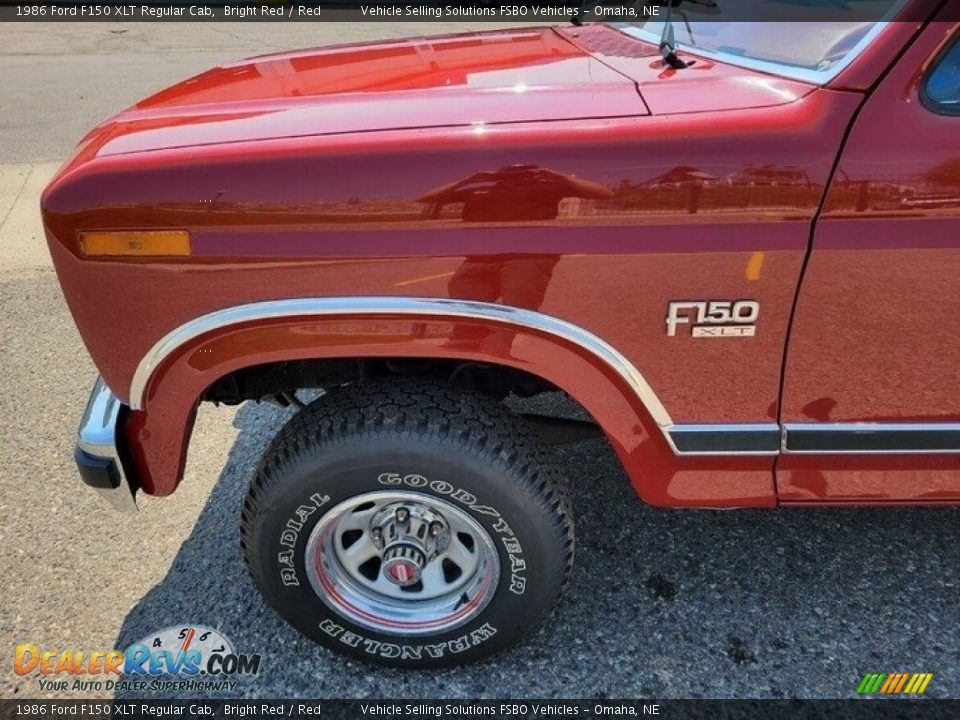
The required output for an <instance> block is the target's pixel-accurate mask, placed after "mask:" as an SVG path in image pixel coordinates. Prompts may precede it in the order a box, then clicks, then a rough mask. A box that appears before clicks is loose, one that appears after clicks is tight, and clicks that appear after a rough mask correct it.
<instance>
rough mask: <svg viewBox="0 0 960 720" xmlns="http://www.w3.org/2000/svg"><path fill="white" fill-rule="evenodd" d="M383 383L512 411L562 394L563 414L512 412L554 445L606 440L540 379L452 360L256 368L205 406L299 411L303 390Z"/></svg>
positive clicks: (217, 385)
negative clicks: (430, 384)
mask: <svg viewBox="0 0 960 720" xmlns="http://www.w3.org/2000/svg"><path fill="white" fill-rule="evenodd" d="M384 377H395V378H417V379H423V380H431V381H435V382H440V383H444V384H446V385H450V386H451V387H454V388H459V389H463V390H470V391H474V392H479V393H482V394H484V395H487V396H488V397H491V398H493V399H495V400H507V401H508V405H516V403H514V402H511V400H515V399H521V400H529V399H533V398H536V397H537V396H541V395H548V394H549V395H553V394H559V395H560V396H562V398H563V401H562V403H561V406H562V408H563V409H562V410H561V411H560V413H559V414H558V413H557V412H556V411H555V410H552V411H550V412H547V413H543V412H539V411H538V409H537V407H536V405H537V404H536V403H534V404H533V405H532V406H531V405H530V403H526V402H523V403H520V405H521V406H520V407H511V409H514V410H515V411H516V412H518V414H520V415H522V416H523V417H524V418H525V419H526V420H527V421H529V422H531V423H532V424H534V425H535V426H536V427H537V429H538V431H539V432H540V433H541V435H543V437H544V439H545V440H547V442H549V443H550V444H565V443H569V442H578V441H580V440H587V439H591V438H594V437H600V436H601V435H602V434H603V433H602V431H601V430H600V428H599V426H598V425H597V423H596V422H595V421H594V419H593V418H592V417H591V416H590V414H589V413H588V412H587V411H586V410H585V409H584V408H583V406H582V405H580V403H579V402H577V401H576V400H575V399H574V398H572V397H571V396H570V395H569V394H567V393H566V392H564V391H563V390H561V389H560V388H558V387H557V386H556V385H554V384H553V383H551V382H549V381H547V380H544V379H543V378H541V377H539V376H537V375H534V374H532V373H529V372H525V371H523V370H518V369H516V368H511V367H507V366H504V365H497V364H495V363H484V362H476V361H467V360H458V359H450V358H396V357H380V358H328V359H311V360H290V361H282V362H276V363H268V364H263V365H252V366H250V367H245V368H241V369H239V370H236V371H234V372H232V373H230V374H228V375H225V376H223V377H221V378H219V379H218V380H217V381H215V382H214V383H213V384H212V385H211V386H210V387H209V388H207V390H206V392H205V393H204V395H203V400H204V401H207V402H213V403H217V404H225V405H238V404H240V403H242V402H244V401H246V400H255V401H262V400H267V401H270V402H274V403H277V404H280V405H284V406H286V405H299V404H301V403H300V401H299V400H298V399H297V395H296V393H297V392H298V391H300V390H322V391H329V390H333V389H335V388H338V387H342V386H345V385H352V384H357V383H363V382H364V381H368V380H372V379H379V378H384ZM550 405H551V408H552V407H553V406H554V404H553V403H551V404H550ZM531 410H533V411H532V412H531Z"/></svg>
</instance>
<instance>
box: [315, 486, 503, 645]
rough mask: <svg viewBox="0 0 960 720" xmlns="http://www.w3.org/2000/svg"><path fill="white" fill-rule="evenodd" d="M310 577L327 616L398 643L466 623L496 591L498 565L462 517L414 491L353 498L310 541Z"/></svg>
mask: <svg viewBox="0 0 960 720" xmlns="http://www.w3.org/2000/svg"><path fill="white" fill-rule="evenodd" d="M306 566H307V574H308V576H309V578H310V583H311V585H312V586H313V589H314V591H315V592H316V593H317V595H319V596H320V598H321V599H322V600H323V601H324V603H326V604H327V605H328V606H329V607H330V608H332V609H333V610H336V611H337V612H339V613H341V614H342V615H344V616H346V617H348V618H349V619H350V620H352V621H353V622H355V623H357V624H358V625H362V626H364V627H367V628H371V629H373V630H379V631H381V632H385V633H391V634H400V635H423V634H436V633H440V632H443V631H445V630H450V629H453V628H455V627H458V626H460V625H463V624H464V623H466V622H469V621H470V620H471V619H472V618H474V617H475V616H476V615H477V614H478V613H480V612H481V611H482V610H483V609H484V607H486V605H487V603H489V602H490V599H491V598H492V597H493V595H494V593H495V592H496V589H497V583H498V581H499V579H500V560H499V556H498V555H497V550H496V547H495V545H494V544H493V541H492V540H491V538H490V535H489V534H488V533H487V531H486V530H484V529H483V527H482V526H481V525H480V524H479V523H478V522H477V521H476V520H474V519H473V518H472V517H470V515H469V514H467V512H466V511H464V510H462V509H461V508H459V507H457V506H456V505H453V504H452V503H450V502H447V501H446V500H442V499H440V498H437V497H434V496H432V495H426V494H424V493H418V492H412V491H402V490H395V491H383V492H370V493H363V494H361V495H357V496H356V497H354V498H351V499H350V500H347V501H345V502H342V503H340V504H339V505H337V506H336V507H334V508H332V509H331V510H330V511H329V512H327V514H326V515H324V517H323V518H322V519H321V520H320V522H319V523H318V524H317V526H316V527H315V528H314V529H313V532H312V533H311V534H310V538H309V540H308V541H307V547H306Z"/></svg>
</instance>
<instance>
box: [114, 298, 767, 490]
mask: <svg viewBox="0 0 960 720" xmlns="http://www.w3.org/2000/svg"><path fill="white" fill-rule="evenodd" d="M458 334H459V336H460V338H461V340H460V342H456V338H457V337H458ZM463 336H466V337H467V338H468V341H467V342H463ZM471 344H473V345H474V346H473V347H471ZM398 356H404V357H424V358H426V357H432V358H444V357H445V358H453V359H464V360H474V361H483V362H488V363H492V364H499V365H504V366H508V367H513V368H517V369H520V370H524V371H526V372H529V373H531V374H533V375H536V376H538V377H541V378H542V379H544V380H546V381H548V382H550V383H552V384H553V385H556V386H557V387H559V388H560V389H562V390H564V391H565V392H567V393H568V394H569V395H570V396H571V397H572V398H573V399H574V400H576V401H577V402H579V403H580V404H581V405H582V406H583V407H584V408H585V409H586V410H587V412H589V413H590V414H591V415H592V416H593V417H594V419H595V420H596V421H597V422H598V424H599V425H600V427H601V428H602V429H603V431H604V433H605V434H606V436H607V438H608V440H609V441H610V443H611V445H612V447H613V449H614V451H615V452H616V454H617V456H618V457H619V459H620V461H621V463H622V465H623V467H624V469H625V470H626V472H627V474H628V476H629V477H630V479H631V481H632V484H633V485H634V487H635V489H636V490H637V492H638V493H639V494H640V495H641V497H642V498H643V499H644V500H645V501H647V502H649V503H651V504H656V505H677V504H678V499H677V498H676V497H674V496H673V493H672V492H671V491H670V489H669V485H670V483H671V479H672V478H673V475H674V473H675V472H676V471H677V469H678V468H681V469H682V468H683V467H685V466H688V467H695V466H696V465H697V464H698V463H703V462H704V461H708V460H711V458H702V457H701V458H690V457H680V456H678V453H679V451H678V450H677V447H676V444H675V442H674V439H673V438H672V437H671V430H672V429H673V428H674V423H673V421H672V419H671V417H670V415H669V413H668V412H667V410H666V408H665V407H664V406H663V404H662V403H661V402H660V399H659V398H658V397H657V395H656V393H655V392H654V391H653V389H652V387H651V386H650V384H649V383H648V382H647V380H646V379H645V378H644V377H643V375H642V374H641V373H640V372H639V371H638V370H637V368H635V367H634V366H633V364H632V363H631V362H630V361H629V360H628V359H627V358H625V357H624V356H623V355H622V354H621V353H620V352H618V351H617V350H616V349H615V348H613V347H612V346H611V345H610V344H609V343H607V342H606V341H604V340H602V339H601V338H599V337H597V336H596V335H594V334H593V333H591V332H589V331H588V330H585V329H583V328H581V327H579V326H577V325H574V324H573V323H570V322H567V321H565V320H562V319H560V318H557V317H554V316H551V315H546V314H543V313H539V312H535V311H532V310H526V309H523V308H516V307H510V306H504V305H497V304H492V303H484V302H476V301H465V300H452V299H442V298H410V297H376V296H364V297H335V298H296V299H289V300H272V301H266V302H258V303H251V304H246V305H239V306H235V307H230V308H225V309H222V310H218V311H215V312H212V313H209V314H207V315H203V316H201V317H199V318H196V319H194V320H191V321H188V322H187V323H184V324H183V325H181V326H179V327H177V328H175V329H174V330H172V331H171V332H169V333H168V334H167V335H165V336H164V337H163V338H161V339H160V340H159V341H157V342H156V343H155V344H154V345H153V347H152V348H151V349H150V350H149V351H148V352H147V353H146V355H145V356H144V357H143V359H142V360H141V362H140V363H139V365H138V367H137V369H136V372H135V373H134V375H133V379H132V381H131V386H130V392H129V398H130V408H131V412H130V413H129V416H128V419H127V423H126V429H125V432H126V435H127V441H128V445H129V446H130V447H131V450H132V455H133V457H134V461H135V463H136V466H137V471H138V475H139V476H140V478H141V485H142V487H143V489H144V490H145V491H146V492H147V493H149V494H155V495H166V494H169V493H171V492H173V490H175V489H176V487H177V485H178V484H179V482H180V479H181V476H182V472H183V466H184V463H185V459H186V449H187V445H188V443H189V434H190V431H191V429H192V424H193V419H194V417H195V410H196V407H197V405H198V403H199V400H200V398H201V397H202V394H203V392H204V391H205V389H206V388H207V387H209V386H210V385H211V384H212V383H213V382H215V381H216V380H217V379H219V378H220V377H223V376H224V375H226V374H228V373H230V372H233V371H235V370H237V369H240V368H243V367H249V366H252V365H258V364H263V363H268V362H277V361H284V360H300V359H326V358H335V357H398ZM161 388H162V391H161ZM682 427H683V426H681V428H682ZM712 460H713V461H714V463H713V464H714V465H716V464H717V463H719V464H720V466H721V467H727V466H730V463H731V462H733V463H734V465H735V466H736V467H742V468H743V470H750V469H759V468H766V472H769V467H770V465H771V460H770V458H756V457H749V456H747V457H744V456H743V455H742V454H740V455H739V456H738V457H737V458H730V457H725V458H712ZM758 460H762V461H764V462H763V463H757V461H758ZM691 463H692V465H691ZM730 467H733V466H730ZM641 478H642V482H641ZM748 495H749V496H750V497H751V498H752V497H754V496H755V495H757V492H756V491H755V490H749V491H748ZM679 504H683V502H682V499H681V500H680V501H679ZM699 504H703V503H702V502H700V503H699ZM708 504H709V503H708ZM737 504H741V505H742V504H744V502H743V494H742V489H741V490H740V491H738V503H737ZM746 504H753V503H750V502H747V503H746ZM764 504H766V502H765V503H764Z"/></svg>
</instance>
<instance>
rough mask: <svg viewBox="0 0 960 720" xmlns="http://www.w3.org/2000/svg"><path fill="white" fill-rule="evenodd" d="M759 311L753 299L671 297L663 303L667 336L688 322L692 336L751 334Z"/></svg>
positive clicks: (755, 327)
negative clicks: (680, 298)
mask: <svg viewBox="0 0 960 720" xmlns="http://www.w3.org/2000/svg"><path fill="white" fill-rule="evenodd" d="M759 315H760V303H758V302H757V301H756V300H674V301H672V302H671V303H670V304H669V305H668V306H667V337H675V336H676V334H677V325H688V324H689V325H690V334H691V335H692V336H693V337H695V338H719V337H753V336H754V335H755V334H756V330H757V325H756V322H757V317H758V316H759Z"/></svg>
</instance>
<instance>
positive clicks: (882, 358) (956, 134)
mask: <svg viewBox="0 0 960 720" xmlns="http://www.w3.org/2000/svg"><path fill="white" fill-rule="evenodd" d="M958 380H960V31H958V26H957V24H955V23H947V22H934V23H931V24H930V25H928V26H927V27H926V28H924V30H923V31H922V32H921V34H920V35H919V36H918V37H917V40H916V41H915V42H914V44H913V45H912V46H911V47H910V48H909V49H908V50H907V52H905V53H904V55H903V56H902V57H901V58H900V60H899V61H898V62H897V64H896V65H895V66H894V67H893V68H892V69H891V71H890V72H889V73H888V74H887V76H886V77H885V79H884V80H883V81H882V82H881V83H880V85H879V86H878V87H877V88H876V89H875V90H874V92H873V93H872V95H871V96H870V97H869V98H868V99H867V101H866V102H865V104H864V106H863V108H862V110H861V112H860V115H859V117H858V118H857V119H856V120H855V122H854V125H853V127H852V129H851V132H850V135H849V137H848V140H847V142H846V145H845V147H844V149H843V152H842V154H841V157H840V162H839V165H838V168H837V171H836V172H835V174H834V177H833V180H832V183H831V186H830V188H829V190H828V193H827V196H826V200H825V204H824V208H823V213H822V215H821V219H820V220H819V221H818V223H817V225H816V229H815V234H814V238H813V246H812V252H811V254H810V258H809V262H808V264H807V268H806V271H805V273H804V277H803V281H802V285H801V289H800V295H799V298H798V303H797V309H796V314H795V316H794V320H793V326H792V330H791V335H790V340H789V347H788V355H787V362H786V364H785V375H784V389H783V395H782V409H781V421H782V423H783V425H784V428H785V439H784V443H783V444H784V453H783V455H782V456H781V457H780V458H779V459H778V463H777V487H778V494H779V496H780V499H781V500H782V501H784V502H822V501H828V502H848V501H852V502H861V503H862V502H891V501H892V502H899V501H910V502H927V501H931V502H933V501H943V500H957V499H958V498H960V382H958Z"/></svg>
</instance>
